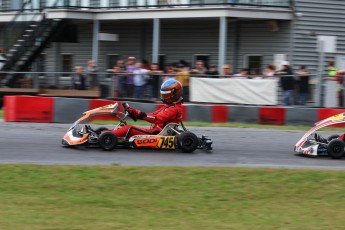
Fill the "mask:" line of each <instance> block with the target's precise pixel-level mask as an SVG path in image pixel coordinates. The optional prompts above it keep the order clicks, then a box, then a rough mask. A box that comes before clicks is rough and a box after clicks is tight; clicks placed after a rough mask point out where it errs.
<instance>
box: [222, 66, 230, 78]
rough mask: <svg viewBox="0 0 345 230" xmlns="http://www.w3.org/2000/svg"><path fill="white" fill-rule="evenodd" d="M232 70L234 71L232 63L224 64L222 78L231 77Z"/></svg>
mask: <svg viewBox="0 0 345 230" xmlns="http://www.w3.org/2000/svg"><path fill="white" fill-rule="evenodd" d="M231 71H232V68H231V65H228V64H225V65H223V67H222V75H221V77H222V78H230V77H231V75H232V72H231Z"/></svg>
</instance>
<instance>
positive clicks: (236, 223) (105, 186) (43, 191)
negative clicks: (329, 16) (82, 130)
mask: <svg viewBox="0 0 345 230" xmlns="http://www.w3.org/2000/svg"><path fill="white" fill-rule="evenodd" d="M344 191H345V174H344V173H342V172H341V171H327V170H322V171H317V170H297V169H252V168H251V169H247V168H221V167H216V168H213V167H123V166H115V165H114V166H92V167H91V166H88V167H84V166H36V165H0V226H1V229H7V230H12V229H13V230H14V229H15V230H17V229H35V230H40V229H73V230H77V229H93V230H108V229H141V230H146V229H147V230H155V229H159V230H161V229H179V230H181V229H182V230H183V229H186V230H190V229H200V230H202V229H205V230H209V229H343V227H344V224H345V220H344V217H343V213H344V212H345V206H344V201H345V197H344Z"/></svg>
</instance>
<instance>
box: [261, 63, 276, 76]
mask: <svg viewBox="0 0 345 230" xmlns="http://www.w3.org/2000/svg"><path fill="white" fill-rule="evenodd" d="M275 73H276V66H275V65H273V64H269V65H267V66H266V68H265V69H264V73H263V74H264V78H266V79H276V77H275Z"/></svg>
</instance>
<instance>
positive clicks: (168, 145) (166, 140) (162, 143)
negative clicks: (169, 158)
mask: <svg viewBox="0 0 345 230" xmlns="http://www.w3.org/2000/svg"><path fill="white" fill-rule="evenodd" d="M157 146H158V148H161V149H175V137H174V136H166V137H160V139H159V142H158V144H157Z"/></svg>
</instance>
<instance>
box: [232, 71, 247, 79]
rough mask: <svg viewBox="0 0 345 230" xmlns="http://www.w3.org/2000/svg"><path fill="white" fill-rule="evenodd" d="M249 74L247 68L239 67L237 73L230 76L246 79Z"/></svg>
mask: <svg viewBox="0 0 345 230" xmlns="http://www.w3.org/2000/svg"><path fill="white" fill-rule="evenodd" d="M248 76H249V70H248V69H241V71H240V72H239V73H237V74H235V75H234V76H233V77H232V78H237V79H247V78H248Z"/></svg>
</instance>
